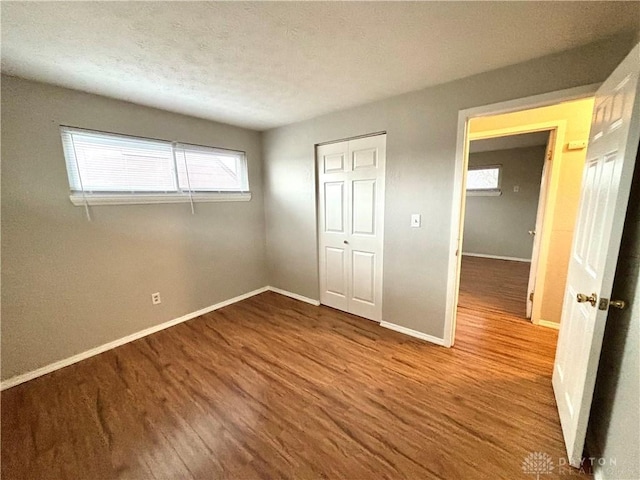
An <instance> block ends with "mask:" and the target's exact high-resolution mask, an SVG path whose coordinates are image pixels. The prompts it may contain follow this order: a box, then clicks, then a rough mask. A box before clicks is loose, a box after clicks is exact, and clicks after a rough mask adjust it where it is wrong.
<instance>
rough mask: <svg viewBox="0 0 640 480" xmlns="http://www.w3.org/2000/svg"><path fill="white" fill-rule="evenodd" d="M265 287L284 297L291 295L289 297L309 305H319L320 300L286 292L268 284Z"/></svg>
mask: <svg viewBox="0 0 640 480" xmlns="http://www.w3.org/2000/svg"><path fill="white" fill-rule="evenodd" d="M266 289H267V290H270V291H272V292H275V293H279V294H280V295H284V296H285V297H291V298H295V299H296V300H300V301H301V302H305V303H310V304H311V305H315V306H316V307H317V306H319V305H320V301H318V300H314V299H313V298H309V297H305V296H302V295H298V294H297V293H292V292H288V291H286V290H282V289H281V288H276V287H271V286H269V287H267V288H266Z"/></svg>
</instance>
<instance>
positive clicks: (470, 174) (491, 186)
mask: <svg viewBox="0 0 640 480" xmlns="http://www.w3.org/2000/svg"><path fill="white" fill-rule="evenodd" d="M499 188H500V167H499V166H490V167H472V168H469V170H468V171H467V190H498V189H499Z"/></svg>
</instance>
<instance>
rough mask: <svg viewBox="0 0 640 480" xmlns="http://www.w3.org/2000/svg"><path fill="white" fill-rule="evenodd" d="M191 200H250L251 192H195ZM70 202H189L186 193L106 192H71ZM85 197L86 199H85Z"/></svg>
mask: <svg viewBox="0 0 640 480" xmlns="http://www.w3.org/2000/svg"><path fill="white" fill-rule="evenodd" d="M192 198H193V201H194V202H196V203H200V202H248V201H249V200H251V192H219V193H196V194H194V195H193V197H192ZM69 199H70V200H71V203H73V204H74V205H75V206H76V207H82V206H84V204H85V201H86V203H87V204H89V205H151V204H155V203H190V201H191V200H190V198H189V196H188V195H175V194H148V195H147V194H135V195H133V194H107V195H95V194H93V195H87V196H86V197H85V196H84V195H82V194H78V193H72V194H71V195H69ZM85 199H86V200H85Z"/></svg>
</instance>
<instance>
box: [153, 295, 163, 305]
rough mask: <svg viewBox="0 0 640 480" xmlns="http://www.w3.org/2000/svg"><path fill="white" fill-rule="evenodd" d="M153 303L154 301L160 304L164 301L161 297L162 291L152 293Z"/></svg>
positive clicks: (155, 303)
mask: <svg viewBox="0 0 640 480" xmlns="http://www.w3.org/2000/svg"><path fill="white" fill-rule="evenodd" d="M151 303H153V304H154V305H159V304H161V303H162V300H161V299H160V292H156V293H152V294H151Z"/></svg>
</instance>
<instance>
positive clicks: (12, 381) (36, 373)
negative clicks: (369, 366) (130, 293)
mask: <svg viewBox="0 0 640 480" xmlns="http://www.w3.org/2000/svg"><path fill="white" fill-rule="evenodd" d="M269 289H270V287H262V288H259V289H257V290H253V291H252V292H248V293H245V294H243V295H239V296H237V297H234V298H230V299H229V300H225V301H223V302H220V303H216V304H215V305H211V306H209V307H205V308H202V309H200V310H197V311H195V312H191V313H188V314H186V315H183V316H182V317H179V318H175V319H173V320H169V321H168V322H164V323H161V324H159V325H155V326H153V327H150V328H145V329H144V330H140V331H139V332H136V333H132V334H131V335H127V336H126V337H122V338H119V339H117V340H114V341H112V342H108V343H105V344H104V345H100V346H98V347H95V348H91V349H89V350H86V351H84V352H82V353H78V354H77V355H73V356H71V357H69V358H65V359H63V360H59V361H57V362H53V363H50V364H49V365H45V366H44V367H40V368H37V369H35V370H32V371H30V372H27V373H23V374H21V375H16V376H15V377H11V378H9V379H7V380H4V381H3V382H1V383H0V390H6V389H7V388H11V387H15V386H16V385H19V384H21V383H24V382H27V381H29V380H33V379H34V378H38V377H41V376H42V375H46V374H47V373H51V372H53V371H55V370H59V369H61V368H64V367H68V366H69V365H73V364H74V363H77V362H80V361H81V360H85V359H87V358H89V357H93V356H94V355H98V354H100V353H103V352H106V351H107V350H111V349H112V348H116V347H119V346H120V345H124V344H125V343H129V342H133V341H134V340H138V339H139V338H142V337H146V336H147V335H151V334H152V333H156V332H159V331H160V330H164V329H165V328H169V327H173V326H174V325H177V324H179V323H182V322H186V321H187V320H191V319H192V318H196V317H199V316H200V315H204V314H205V313H209V312H213V311H214V310H218V309H219V308H222V307H226V306H227V305H231V304H232V303H236V302H239V301H241V300H245V299H247V298H249V297H253V296H254V295H258V294H259V293H263V292H266V291H267V290H269Z"/></svg>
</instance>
